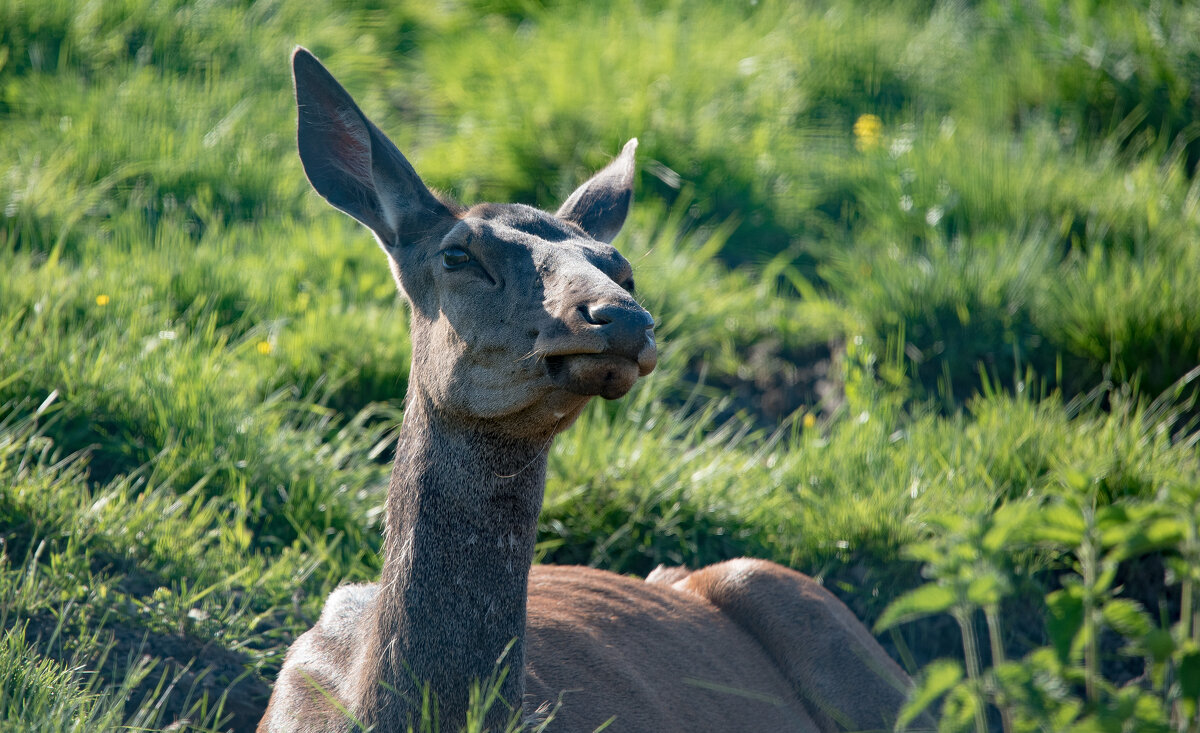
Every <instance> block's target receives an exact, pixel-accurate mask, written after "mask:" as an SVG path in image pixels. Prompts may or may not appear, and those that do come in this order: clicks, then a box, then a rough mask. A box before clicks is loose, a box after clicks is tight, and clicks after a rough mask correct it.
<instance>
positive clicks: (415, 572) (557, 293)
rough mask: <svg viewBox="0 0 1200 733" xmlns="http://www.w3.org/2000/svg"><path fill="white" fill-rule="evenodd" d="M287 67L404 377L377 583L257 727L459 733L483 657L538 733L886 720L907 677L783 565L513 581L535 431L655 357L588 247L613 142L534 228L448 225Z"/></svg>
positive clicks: (626, 276) (478, 210) (331, 621)
mask: <svg viewBox="0 0 1200 733" xmlns="http://www.w3.org/2000/svg"><path fill="white" fill-rule="evenodd" d="M293 70H294V74H295V79H296V96H297V103H298V106H299V112H300V123H299V147H300V156H301V160H302V162H303V163H304V168H305V172H306V174H307V175H308V177H309V180H310V181H311V182H312V184H313V186H314V188H316V189H317V191H318V192H319V193H320V194H321V195H322V196H324V197H325V198H326V199H327V200H328V201H329V202H330V203H331V204H333V205H334V206H336V207H337V208H339V209H341V210H343V211H345V212H346V213H348V214H350V215H351V216H353V217H355V218H356V219H358V220H359V221H360V222H362V223H363V224H365V225H366V226H368V227H369V228H370V229H371V230H372V231H373V232H374V233H375V236H376V238H377V240H378V241H379V243H380V245H381V246H382V248H383V249H384V251H385V252H386V253H387V255H388V258H389V263H390V265H391V268H392V272H393V274H394V276H395V278H396V282H397V285H398V286H399V288H400V290H401V292H402V293H403V294H404V295H405V296H406V298H407V299H408V301H409V303H410V305H411V306H412V340H413V363H412V371H411V376H410V379H409V391H408V395H407V398H406V403H405V404H406V407H405V414H404V424H403V426H402V428H401V433H400V439H399V443H398V446H397V451H396V462H395V466H394V467H393V471H392V478H391V483H390V486H389V489H388V497H387V519H386V524H385V541H384V548H383V553H384V561H383V571H382V574H381V578H380V581H379V583H377V584H368V585H348V586H343V587H341V588H339V589H337V590H336V591H334V592H333V593H332V594H331V595H330V597H329V599H328V600H327V602H326V605H325V609H324V611H323V612H322V614H321V618H320V619H319V621H318V622H317V624H316V625H315V626H314V627H313V628H312V629H310V630H309V631H308V632H306V633H305V634H303V635H302V636H301V637H300V638H299V639H297V640H296V642H295V643H294V644H293V645H292V647H291V649H290V650H289V651H288V655H287V658H286V660H285V662H284V665H283V668H282V670H281V671H280V674H279V678H278V680H277V682H276V686H275V690H274V693H273V695H272V698H271V703H270V705H269V707H268V709H267V712H266V714H265V716H264V717H263V720H262V722H261V723H260V725H259V731H260V732H262V733H278V732H283V731H313V732H316V731H322V732H326V731H349V730H358V729H359V728H358V727H357V726H362V727H364V728H370V729H371V730H374V731H379V732H388V733H391V732H394V731H396V732H398V731H405V730H407V729H408V728H409V726H410V725H416V724H417V723H418V722H419V715H420V709H421V695H422V689H423V685H424V684H426V683H427V684H428V689H429V691H430V692H431V693H432V694H433V695H434V697H435V698H436V703H435V704H436V706H437V708H438V710H439V715H438V717H439V719H440V724H441V730H442V731H446V732H447V733H448V732H450V731H457V730H458V729H459V727H461V726H462V725H463V724H464V723H465V722H466V721H465V717H464V716H465V710H466V708H467V703H468V698H469V694H470V690H471V685H472V683H475V682H478V681H479V680H483V679H486V678H488V677H489V676H491V675H492V674H493V673H494V671H495V668H496V663H497V660H498V659H500V658H501V657H503V664H504V665H506V666H507V667H508V668H509V673H508V674H507V676H505V677H504V678H503V682H502V683H501V684H500V686H499V692H500V696H501V698H502V700H503V701H504V704H496V705H493V706H492V707H491V708H490V709H489V711H488V713H487V719H486V721H485V722H486V724H487V725H488V727H489V728H490V729H491V730H502V729H503V727H504V725H505V723H506V722H507V721H508V720H510V719H511V718H512V717H513V716H523V717H527V718H529V719H537V718H538V717H544V715H545V713H546V712H547V711H549V710H551V709H553V708H556V707H557V709H556V710H555V712H554V715H553V719H552V721H551V723H550V727H549V729H550V730H562V731H591V730H595V729H596V728H598V727H600V726H602V725H604V724H605V723H606V722H607V721H609V720H610V719H611V720H612V723H611V728H610V730H614V731H676V730H677V731H697V730H719V731H833V730H843V729H851V730H854V729H883V728H887V729H890V727H891V724H892V721H893V720H894V719H895V715H896V713H897V711H898V710H899V707H900V705H901V704H902V702H903V699H904V694H905V690H906V688H907V686H908V685H909V681H908V678H907V677H906V676H905V675H904V673H903V672H902V671H901V670H900V669H899V668H898V667H897V666H896V665H895V663H894V662H892V660H891V659H890V658H888V656H887V654H886V653H884V651H883V650H882V649H881V648H880V647H879V645H878V644H877V643H876V642H875V640H874V639H873V638H872V637H871V635H870V634H869V633H868V632H867V630H866V629H865V628H864V627H863V626H862V624H861V623H859V622H858V620H857V619H855V618H854V616H853V614H851V613H850V611H849V610H848V609H847V608H846V607H845V606H844V605H842V604H841V603H840V602H839V601H838V600H837V599H836V598H834V597H833V596H832V595H831V594H829V593H828V592H827V591H825V589H824V588H822V587H821V586H820V585H819V584H818V583H816V582H815V581H813V580H811V579H809V578H807V577H806V576H803V575H801V574H799V573H796V572H794V571H791V570H788V569H786V568H783V567H781V566H779V565H774V564H772V563H767V562H762V561H756V560H746V559H743V560H732V561H729V562H726V563H721V564H718V565H714V566H710V567H708V568H704V569H701V570H698V571H695V572H688V571H686V570H683V569H671V570H660V571H656V573H654V574H652V575H651V577H650V578H649V579H648V581H647V582H643V581H638V580H634V579H631V578H626V577H622V576H618V575H614V574H611V573H605V572H601V571H598V570H593V569H588V568H568V567H541V566H539V567H533V568H532V570H531V563H532V560H533V552H534V543H535V539H536V526H537V517H538V513H539V511H540V510H541V505H542V497H543V493H544V490H545V476H546V455H547V451H548V449H549V446H550V442H551V441H552V439H553V437H554V435H556V434H557V433H559V432H561V431H562V430H564V429H566V428H567V427H568V426H569V425H570V424H571V423H572V422H573V421H574V420H575V418H576V417H577V416H578V415H579V413H580V411H581V410H582V409H583V407H584V406H585V405H586V403H587V402H588V401H589V400H590V399H591V398H592V397H593V396H601V397H604V398H606V399H616V398H618V397H620V396H622V395H624V394H625V393H626V392H627V391H628V390H629V389H630V388H631V387H632V386H633V384H634V382H635V381H636V380H637V379H638V378H639V377H640V376H644V375H645V374H648V373H649V372H650V371H651V370H653V369H654V366H655V363H656V351H655V343H654V337H653V320H652V319H651V318H650V316H649V315H648V314H647V313H646V312H645V311H644V310H643V309H642V308H641V306H639V305H638V304H637V302H636V301H635V300H634V299H633V297H632V294H631V293H632V290H633V280H632V272H631V269H630V266H629V263H628V262H627V261H626V260H625V259H624V258H623V257H621V255H620V254H619V253H617V251H616V250H615V249H613V248H612V247H611V246H610V245H609V244H608V242H609V241H611V239H612V238H613V237H615V236H616V234H617V232H618V231H619V229H620V227H621V224H622V223H623V221H624V219H625V216H626V213H627V211H628V207H629V203H630V200H631V196H632V176H633V151H634V148H635V147H636V141H630V143H629V144H627V145H626V146H625V149H624V150H623V151H622V154H621V155H620V156H619V157H618V158H617V159H616V160H615V161H614V162H613V163H612V164H610V165H609V166H608V167H607V168H605V169H604V170H603V171H601V172H600V173H598V174H597V175H596V176H595V177H593V178H592V179H591V180H589V181H588V182H587V183H585V184H584V185H583V186H581V187H580V188H579V189H578V190H577V191H576V192H575V193H574V194H572V195H571V197H569V198H568V199H567V201H566V203H564V204H563V206H562V207H561V208H560V209H559V210H558V212H556V214H554V215H551V214H548V213H545V212H541V211H538V210H536V209H532V208H529V207H525V206H520V205H515V204H508V205H494V204H484V205H479V206H476V207H474V208H471V209H467V210H463V209H461V208H459V207H457V206H456V205H454V204H452V203H449V202H446V201H443V200H441V199H438V198H437V197H435V196H434V195H433V194H431V193H430V192H429V190H428V189H427V188H426V187H425V186H424V184H423V183H422V182H421V180H420V178H419V177H418V176H417V175H416V173H415V172H414V171H413V169H412V167H411V166H410V165H409V164H408V162H407V161H406V160H405V159H404V156H403V155H401V154H400V152H399V151H398V150H397V149H396V148H395V146H394V145H392V144H391V142H390V141H388V139H387V138H386V137H385V136H384V135H383V133H381V132H380V131H379V130H378V129H377V128H376V127H375V126H374V125H373V124H371V123H370V122H369V121H368V120H367V119H366V117H365V116H363V115H362V112H361V111H360V110H359V109H358V107H357V106H356V105H355V104H354V102H353V100H352V99H351V98H350V96H349V95H348V94H347V93H346V92H345V90H344V89H342V87H341V86H340V85H338V83H337V82H336V81H335V80H334V79H333V77H332V76H331V75H329V73H328V71H326V70H325V68H324V67H323V66H321V64H320V63H319V62H318V61H317V60H316V59H315V58H314V57H313V56H312V55H311V54H309V53H308V52H307V51H305V50H303V49H298V50H297V51H296V53H295V54H294V55H293ZM506 650H507V653H506ZM510 708H511V710H510Z"/></svg>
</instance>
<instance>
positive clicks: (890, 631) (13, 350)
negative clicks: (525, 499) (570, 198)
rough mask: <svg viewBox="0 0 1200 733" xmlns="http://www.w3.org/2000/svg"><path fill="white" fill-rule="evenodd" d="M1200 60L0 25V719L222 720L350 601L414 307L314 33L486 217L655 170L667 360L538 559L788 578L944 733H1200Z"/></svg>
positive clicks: (758, 30)
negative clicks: (798, 573)
mask: <svg viewBox="0 0 1200 733" xmlns="http://www.w3.org/2000/svg"><path fill="white" fill-rule="evenodd" d="M1197 39H1200V12H1198V11H1197V10H1196V8H1194V7H1192V6H1191V5H1190V4H1187V3H1171V2H1163V3H1156V4H1153V5H1150V6H1146V7H1143V6H1142V5H1139V4H1135V3H1099V2H1084V1H1081V2H1074V3H1070V4H1067V5H1061V4H1058V3H1048V2H1047V3H1043V2H1036V1H1035V0H986V1H984V2H979V3H973V4H967V5H964V4H957V3H943V2H925V1H920V0H909V1H906V2H902V3H894V4H892V5H890V6H889V7H887V8H881V7H876V6H875V5H873V4H869V3H860V2H857V0H823V1H822V2H815V1H814V2H803V3H783V2H775V1H774V0H761V1H760V2H758V3H741V4H729V3H717V2H700V3H682V2H674V1H673V0H662V1H650V0H642V1H635V0H622V1H621V2H617V3H613V4H608V5H603V4H590V3H578V2H574V1H573V0H556V1H555V2H525V1H524V0H522V1H520V2H490V1H485V0H474V1H472V2H462V3H453V4H416V3H412V4H409V3H404V4H399V5H395V4H388V3H377V2H372V1H371V0H350V1H346V0H339V1H337V2H334V1H332V0H312V1H310V2H305V3H297V2H294V1H293V0H275V1H273V2H255V3H239V2H220V1H219V2H210V3H199V4H193V3H183V2H149V1H147V0H112V1H110V2H97V3H90V4H83V5H80V4H78V3H73V2H68V1H67V0H44V1H43V2H27V1H25V0H0V127H2V129H3V130H4V138H5V140H6V142H7V144H6V145H4V146H0V205H2V206H3V216H2V218H0V271H3V272H4V273H5V276H4V277H3V278H0V539H2V540H3V562H2V563H0V599H3V601H2V604H0V605H2V609H0V616H2V617H3V618H4V620H5V624H4V626H5V629H6V631H5V636H4V638H3V641H2V643H0V711H3V712H2V714H0V720H4V721H6V722H4V723H3V724H0V727H5V726H7V728H11V729H13V730H30V729H39V730H60V729H79V730H106V729H112V728H114V727H118V726H121V725H125V726H129V727H132V728H134V729H162V728H165V727H168V726H171V725H172V724H176V723H178V724H179V725H180V726H191V727H192V728H195V729H198V730H209V729H227V728H233V729H238V730H242V729H248V728H250V727H252V725H253V722H254V720H255V719H256V717H257V714H258V713H259V712H260V711H261V706H262V705H263V704H264V703H265V696H266V694H267V692H268V684H269V682H270V681H271V680H272V679H273V677H274V673H275V671H276V670H277V669H278V665H279V664H280V662H281V659H282V654H283V652H284V651H285V650H286V648H287V645H288V643H289V642H290V641H291V640H292V639H293V638H294V637H295V635H297V634H298V633H300V632H302V631H303V630H304V629H306V628H308V626H309V625H310V624H311V623H312V621H313V620H314V619H315V618H316V616H317V614H318V613H319V612H320V608H321V605H322V602H323V599H324V596H325V595H326V594H327V593H328V592H329V591H330V590H331V589H332V588H333V587H335V586H336V585H337V584H338V583H340V582H344V581H346V580H363V579H371V578H373V577H374V576H375V574H376V573H377V571H378V559H377V557H376V555H375V553H376V551H377V550H378V548H379V545H380V538H379V520H380V518H381V515H380V512H381V510H382V509H381V507H382V501H383V491H384V487H385V484H386V474H387V470H388V466H387V463H388V459H389V456H390V451H391V441H392V439H393V436H394V430H395V427H396V425H397V424H398V422H399V418H400V412H401V405H402V403H401V398H402V395H403V393H404V390H405V386H406V383H407V374H408V365H409V358H410V350H409V344H408V335H407V322H406V321H407V315H406V312H405V308H404V306H403V305H402V304H400V303H399V301H398V299H397V297H396V296H395V293H394V285H393V284H392V282H391V277H390V274H389V273H388V271H387V269H386V267H385V266H384V262H383V258H382V256H381V255H380V254H379V253H378V251H377V250H376V249H375V248H374V247H373V246H372V245H371V244H370V241H369V238H368V237H367V236H366V235H365V234H364V233H363V232H362V231H361V230H360V229H359V228H358V227H357V226H356V225H354V224H353V222H351V221H349V220H348V219H346V218H345V217H340V216H338V215H337V214H335V213H334V212H332V211H329V210H328V209H327V207H326V206H325V205H324V204H323V202H320V201H319V200H318V199H317V198H316V197H315V196H313V195H311V193H310V192H309V191H308V187H307V183H306V182H305V180H304V177H303V174H302V172H301V170H300V167H299V165H298V161H297V158H296V156H295V152H294V149H293V126H294V122H293V110H292V104H293V102H292V100H291V97H290V92H289V79H288V74H287V66H286V58H287V53H288V51H289V50H290V49H291V47H292V46H293V45H294V44H296V43H303V44H305V45H307V46H309V47H310V48H312V49H313V50H314V51H316V52H317V53H318V55H320V56H321V57H322V58H323V59H324V60H325V61H326V62H327V63H328V64H329V66H330V67H331V68H332V69H334V71H335V73H337V75H338V76H339V78H340V79H342V81H343V82H344V83H345V84H346V86H347V87H348V88H349V89H351V90H352V91H353V93H354V94H355V96H356V97H357V98H359V99H360V100H361V101H362V103H363V106H364V108H365V109H366V111H367V112H368V114H369V115H371V116H372V117H373V118H374V119H376V120H377V121H378V122H379V123H380V125H381V127H382V128H383V129H385V130H387V131H388V132H389V134H391V135H393V137H394V138H395V139H396V140H397V142H398V143H399V144H400V146H401V148H402V149H404V150H405V152H406V153H407V154H409V155H410V158H411V159H412V161H413V162H414V164H415V166H416V167H417V169H418V170H419V171H421V173H422V175H423V176H425V178H426V179H427V180H429V181H430V182H431V183H432V184H433V185H436V186H438V187H440V188H442V189H445V190H447V191H449V192H451V193H452V194H454V195H456V196H458V197H460V198H462V199H463V200H466V201H471V202H473V201H478V200H483V199H488V200H520V201H524V202H527V203H534V204H538V205H541V206H544V207H547V208H553V207H554V206H555V205H556V203H557V202H558V201H559V200H561V198H562V197H563V196H564V195H565V194H566V193H568V192H569V191H570V190H571V189H572V188H573V187H574V186H575V185H576V184H577V183H578V182H579V181H580V180H582V179H583V177H584V176H586V174H587V172H589V171H591V170H593V169H595V168H597V167H599V166H600V165H602V164H603V163H605V162H606V161H607V160H608V159H609V156H611V155H612V154H614V153H615V152H616V151H617V150H618V149H619V146H620V144H621V143H622V142H623V141H624V140H625V139H627V138H629V137H632V136H635V135H636V136H637V137H639V139H640V141H641V146H640V147H639V161H640V163H639V180H638V182H637V185H638V191H639V194H638V196H639V199H638V202H637V205H636V207H635V213H634V215H633V217H632V218H631V221H630V222H629V224H628V225H627V228H626V231H625V233H624V234H623V235H622V237H621V239H620V240H619V241H618V245H619V246H620V248H621V249H622V251H623V252H625V253H626V254H627V255H628V256H629V257H630V259H631V260H632V261H633V262H634V267H635V271H636V273H637V277H638V283H639V293H640V297H641V298H642V299H643V300H644V303H645V305H646V306H647V308H648V309H649V310H650V311H651V312H652V313H654V314H655V316H656V318H657V319H658V320H659V323H660V328H659V335H660V338H661V341H662V345H663V349H662V355H661V356H662V359H661V366H660V368H659V370H658V371H657V372H656V373H655V374H654V375H652V376H651V377H650V378H648V379H647V380H644V382H643V383H642V384H641V385H639V386H638V387H637V388H636V389H635V391H634V393H632V394H631V395H629V396H628V397H626V398H625V399H624V400H622V401H620V402H619V403H615V404H607V403H606V404H595V405H593V406H591V407H590V408H589V409H588V411H587V412H586V413H585V414H584V416H583V417H582V418H581V419H580V421H579V423H578V424H577V425H576V426H575V427H573V428H572V429H571V430H570V431H568V432H567V433H566V434H565V435H564V436H562V437H561V438H560V439H559V440H558V442H557V443H556V445H555V448H554V452H553V454H552V456H551V464H550V480H549V486H548V488H547V497H546V506H545V511H544V512H543V516H542V519H541V523H540V526H539V531H540V543H539V558H540V560H541V561H544V562H577V563H586V564H592V565H597V566H601V567H605V568H609V569H612V570H615V571H618V572H626V573H637V574H642V573H645V572H647V571H648V570H649V569H651V568H653V567H654V565H656V564H658V563H668V564H678V563H683V564H688V565H692V566H696V565H699V564H703V563H706V562H712V561H715V560H720V559H724V558H727V557H731V556H736V555H739V554H748V555H754V556H758V557H765V558H769V559H774V560H777V561H779V562H783V563H785V564H787V565H789V566H792V567H795V568H798V569H801V570H803V571H805V572H808V573H810V574H813V575H814V576H816V577H818V578H821V579H822V580H823V582H825V583H826V584H827V585H828V586H829V587H830V588H831V589H833V590H834V591H835V592H837V593H838V594H839V595H840V596H841V597H842V598H843V599H844V600H846V601H847V603H848V604H850V606H851V607H852V608H853V609H854V610H855V611H856V613H858V614H859V616H860V617H861V618H863V619H864V620H865V621H866V622H867V623H868V624H875V623H876V622H877V621H880V620H881V619H882V623H881V624H880V626H879V630H880V633H881V634H882V636H881V639H882V641H883V642H884V643H885V645H887V646H888V648H889V649H890V650H891V651H894V652H895V654H896V655H897V656H898V658H901V659H903V660H905V661H906V663H907V664H908V665H909V667H910V671H912V672H913V673H914V674H915V675H916V676H917V677H918V679H920V680H921V687H920V694H919V695H918V696H917V698H915V699H914V707H913V710H914V711H915V710H916V709H917V707H919V706H920V705H922V704H929V705H934V706H935V707H934V709H935V710H936V711H937V712H938V713H939V715H940V716H941V720H942V723H943V725H945V726H946V727H947V729H959V728H963V729H977V730H978V729H981V728H994V729H997V730H1001V729H1003V730H1005V731H1006V733H1008V732H1009V731H1018V730H1022V731H1023V730H1055V731H1057V730H1068V729H1079V730H1084V729H1091V728H1088V726H1101V727H1103V726H1117V727H1119V726H1121V725H1126V726H1134V727H1135V728H1136V729H1138V730H1159V729H1161V730H1196V726H1197V725H1198V724H1197V722H1196V712H1195V710H1196V704H1197V702H1196V701H1197V698H1198V697H1200V682H1197V681H1196V680H1198V679H1200V676H1197V675H1198V674H1200V673H1198V672H1197V670H1198V669H1200V667H1198V665H1200V661H1198V660H1200V656H1198V655H1197V652H1196V648H1197V647H1196V644H1197V643H1198V641H1197V640H1198V639H1200V636H1197V633H1198V632H1197V629H1200V621H1197V620H1196V619H1195V618H1194V614H1195V611H1194V609H1195V608H1196V606H1197V601H1196V599H1195V598H1194V594H1195V592H1196V588H1197V587H1200V586H1198V585H1197V584H1200V578H1197V577H1194V576H1195V572H1194V568H1195V567H1196V566H1197V562H1200V561H1197V558H1200V554H1197V553H1198V552H1200V551H1198V550H1197V547H1198V546H1200V545H1198V544H1197V540H1196V537H1197V534H1196V530H1195V527H1196V524H1197V522H1198V521H1200V519H1198V517H1200V515H1198V514H1197V511H1198V509H1197V504H1196V502H1195V495H1196V491H1197V488H1198V487H1200V454H1198V453H1197V448H1196V441H1195V435H1196V433H1195V425H1194V422H1193V420H1194V418H1195V416H1196V414H1197V412H1196V410H1195V406H1194V399H1195V396H1196V372H1195V371H1194V370H1195V368H1196V367H1197V365H1198V364H1200V336H1198V334H1200V310H1198V308H1197V304H1198V303H1200V292H1197V287H1198V286H1197V283H1200V249H1198V248H1197V246H1196V244H1197V242H1198V241H1200V211H1198V207H1200V183H1197V177H1196V166H1197V161H1198V160H1200V128H1197V127H1196V123H1195V121H1194V119H1193V118H1194V110H1195V109H1197V106H1198V105H1200V87H1197V86H1196V83H1195V80H1196V78H1197V66H1196V58H1197V57H1198V54H1200V41H1198V40H1197ZM1163 512H1166V513H1167V514H1168V516H1166V517H1164V516H1163V515H1162V514H1163ZM1043 513H1044V514H1045V516H1046V517H1049V518H1050V519H1046V518H1045V517H1042V518H1041V519H1039V517H1040V516H1041V514H1043ZM1054 517H1058V518H1060V519H1062V522H1060V524H1062V525H1063V526H1062V527H1059V528H1058V529H1054V527H1055V526H1057V525H1054V523H1053V522H1052V521H1051V519H1053V518H1054ZM1017 525H1022V527H1023V529H1022V530H1021V531H1017V530H1015V529H1012V528H1013V527H1014V526H1017ZM1063 527H1066V529H1063ZM931 548H932V549H931ZM972 589H973V590H972ZM914 594H915V595H914ZM143 657H145V658H143ZM193 658H199V659H200V660H201V661H200V662H197V663H194V664H189V663H191V662H192V660H193ZM935 660H942V661H935ZM946 660H949V661H946ZM205 667H207V670H206V669H205ZM1143 672H1145V674H1144V675H1142V673H1143ZM1140 675H1141V676H1140ZM183 721H186V722H183ZM1072 726H1074V728H1072ZM1139 726H1140V727H1139ZM7 728H5V729H7Z"/></svg>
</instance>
